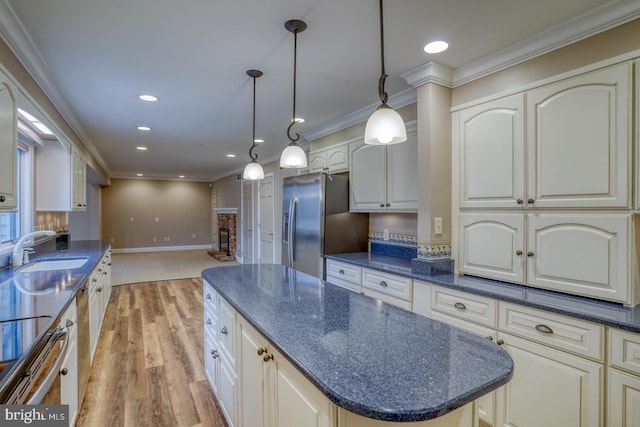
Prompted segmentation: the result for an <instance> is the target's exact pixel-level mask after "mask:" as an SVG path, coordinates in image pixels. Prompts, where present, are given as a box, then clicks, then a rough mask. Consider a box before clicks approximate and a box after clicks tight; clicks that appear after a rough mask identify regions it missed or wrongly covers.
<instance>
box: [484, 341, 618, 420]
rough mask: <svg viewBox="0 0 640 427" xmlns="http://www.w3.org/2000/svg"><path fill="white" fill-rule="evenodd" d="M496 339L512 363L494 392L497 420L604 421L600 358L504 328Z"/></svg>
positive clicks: (602, 371) (602, 373)
mask: <svg viewBox="0 0 640 427" xmlns="http://www.w3.org/2000/svg"><path fill="white" fill-rule="evenodd" d="M498 343H502V346H503V348H504V349H505V350H507V352H508V353H509V355H511V357H512V358H513V363H514V366H515V368H514V372H513V377H512V379H511V381H509V382H508V383H507V384H506V385H504V386H503V387H502V388H501V389H499V391H498V393H497V394H496V397H497V405H496V409H497V411H496V412H497V425H498V426H518V427H539V426H563V427H599V426H602V425H603V420H604V416H603V386H602V385H603V383H604V366H603V365H602V364H600V363H596V362H593V361H590V360H587V359H584V358H582V357H578V356H574V355H571V354H569V353H566V352H564V351H560V350H556V349H553V348H550V347H547V346H544V345H540V344H536V343H534V342H531V341H529V340H525V339H521V338H517V337H515V336H512V335H510V334H506V333H501V332H499V333H498ZM612 426H619V424H612Z"/></svg>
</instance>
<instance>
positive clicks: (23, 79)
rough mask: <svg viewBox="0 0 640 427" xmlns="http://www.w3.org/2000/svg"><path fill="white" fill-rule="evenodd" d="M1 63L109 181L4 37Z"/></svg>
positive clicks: (99, 173)
mask: <svg viewBox="0 0 640 427" xmlns="http://www.w3.org/2000/svg"><path fill="white" fill-rule="evenodd" d="M0 64H2V66H3V67H4V68H6V69H7V71H9V72H10V73H11V75H12V76H13V78H14V79H15V80H16V82H17V83H19V84H20V85H21V86H22V87H23V88H24V90H25V91H26V92H27V93H28V94H29V95H30V96H31V97H32V98H33V99H34V100H35V102H36V103H37V104H38V105H39V106H40V108H42V110H44V111H45V112H46V113H47V114H48V115H49V117H50V118H51V120H53V122H54V123H55V124H56V125H57V126H58V127H59V128H60V129H61V130H62V131H63V132H64V133H65V135H66V136H67V137H68V138H70V139H71V142H72V143H73V144H74V145H75V146H76V148H78V150H80V151H81V152H82V153H84V154H85V156H86V157H87V163H88V165H89V166H90V167H91V168H92V169H93V170H94V171H96V173H97V174H98V176H99V177H100V178H101V180H102V182H103V183H105V184H106V183H108V182H109V175H108V174H107V172H106V171H105V170H104V169H102V167H101V166H100V165H99V164H98V162H97V161H96V160H95V159H94V158H93V157H92V156H91V154H90V153H89V150H88V149H87V147H86V146H85V145H84V143H83V142H82V141H81V140H80V138H79V137H78V135H76V133H75V132H74V130H73V129H71V127H70V126H69V125H68V124H67V122H66V120H65V119H64V118H63V117H62V115H61V114H60V113H59V112H58V110H57V109H56V107H55V106H54V105H53V104H52V103H51V101H50V100H49V98H48V97H47V95H45V93H44V92H43V91H42V89H41V88H40V86H38V84H37V83H36V81H35V80H34V79H33V78H32V77H31V75H30V74H29V73H28V72H27V70H26V69H25V68H24V67H23V66H22V64H21V63H20V61H18V59H17V58H16V56H15V55H14V54H13V52H11V49H10V48H9V47H8V46H7V44H6V43H5V42H4V41H3V40H2V39H0Z"/></svg>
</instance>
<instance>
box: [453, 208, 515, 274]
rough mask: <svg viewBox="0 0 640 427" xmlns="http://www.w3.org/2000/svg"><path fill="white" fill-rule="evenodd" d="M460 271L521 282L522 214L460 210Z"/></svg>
mask: <svg viewBox="0 0 640 427" xmlns="http://www.w3.org/2000/svg"><path fill="white" fill-rule="evenodd" d="M458 224H459V233H458V238H459V254H458V264H459V267H458V268H459V271H460V273H466V274H471V275H474V276H480V277H487V278H492V279H498V280H505V281H508V282H515V283H524V263H525V258H526V256H525V255H524V253H523V252H524V235H525V233H524V215H522V214H516V213H514V214H508V213H491V214H489V213H486V214H485V213H461V214H460V217H459V222H458Z"/></svg>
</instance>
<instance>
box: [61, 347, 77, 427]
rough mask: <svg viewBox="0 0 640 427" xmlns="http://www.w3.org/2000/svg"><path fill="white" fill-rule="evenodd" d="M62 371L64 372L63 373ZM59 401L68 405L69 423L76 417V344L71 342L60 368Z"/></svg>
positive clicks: (71, 423) (71, 424) (73, 421)
mask: <svg viewBox="0 0 640 427" xmlns="http://www.w3.org/2000/svg"><path fill="white" fill-rule="evenodd" d="M63 372H64V374H63ZM60 403H61V404H63V405H69V425H70V426H73V425H75V422H76V418H77V417H78V345H77V342H74V343H73V344H71V347H69V348H68V349H67V355H66V356H65V359H64V361H63V362H62V368H61V370H60Z"/></svg>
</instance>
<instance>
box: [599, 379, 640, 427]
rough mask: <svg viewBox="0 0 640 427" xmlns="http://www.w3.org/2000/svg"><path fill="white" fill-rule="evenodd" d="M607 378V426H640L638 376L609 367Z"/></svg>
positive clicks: (639, 386)
mask: <svg viewBox="0 0 640 427" xmlns="http://www.w3.org/2000/svg"><path fill="white" fill-rule="evenodd" d="M608 379H609V395H608V399H609V400H608V402H607V413H608V420H609V426H611V427H614V426H615V427H637V426H640V377H637V376H635V375H629V374H627V373H624V372H622V371H618V370H617V369H611V368H609V375H608Z"/></svg>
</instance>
